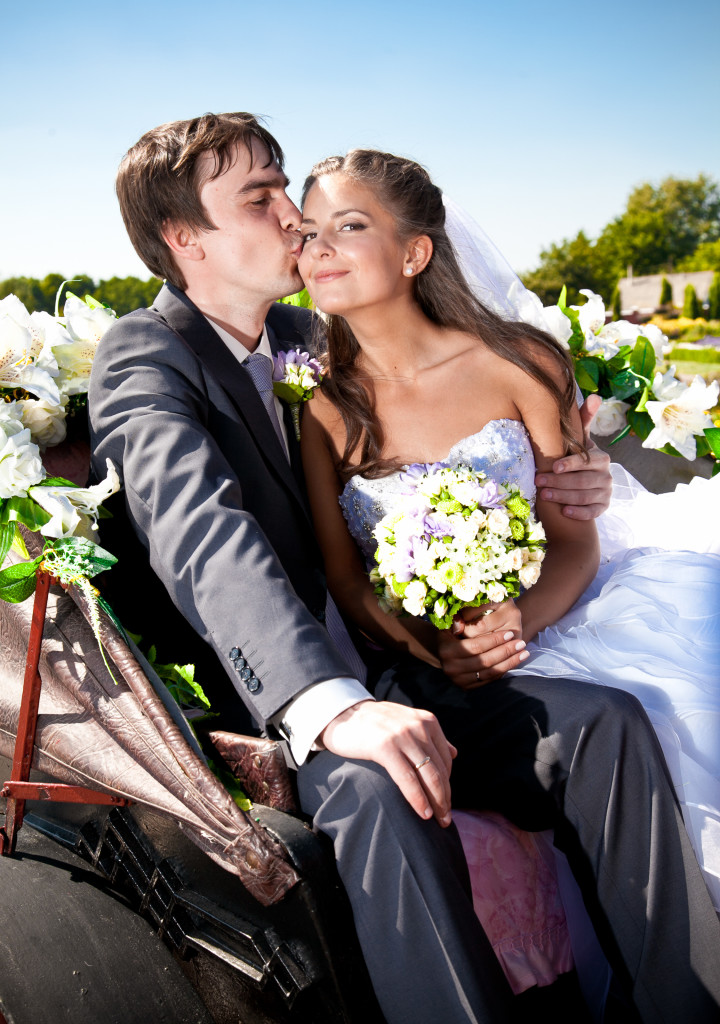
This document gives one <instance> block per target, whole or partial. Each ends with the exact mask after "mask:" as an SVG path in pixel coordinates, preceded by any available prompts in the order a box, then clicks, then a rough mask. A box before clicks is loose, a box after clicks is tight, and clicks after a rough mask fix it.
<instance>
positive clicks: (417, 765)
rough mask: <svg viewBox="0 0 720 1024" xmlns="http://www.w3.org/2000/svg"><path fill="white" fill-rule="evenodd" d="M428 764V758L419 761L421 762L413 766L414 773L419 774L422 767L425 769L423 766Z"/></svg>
mask: <svg viewBox="0 0 720 1024" xmlns="http://www.w3.org/2000/svg"><path fill="white" fill-rule="evenodd" d="M429 763H430V758H429V757H426V758H425V760H424V761H421V762H420V764H416V765H415V771H416V772H419V771H420V769H421V768H424V767H425V765H426V764H429Z"/></svg>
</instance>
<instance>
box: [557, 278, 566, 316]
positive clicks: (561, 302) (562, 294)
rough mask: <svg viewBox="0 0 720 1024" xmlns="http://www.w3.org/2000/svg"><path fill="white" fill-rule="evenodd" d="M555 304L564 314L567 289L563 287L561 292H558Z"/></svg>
mask: <svg viewBox="0 0 720 1024" xmlns="http://www.w3.org/2000/svg"><path fill="white" fill-rule="evenodd" d="M557 304H558V306H559V308H560V309H561V310H562V311H563V313H564V312H565V310H566V309H567V287H566V286H565V285H563V286H562V291H561V292H560V296H559V298H558V300H557Z"/></svg>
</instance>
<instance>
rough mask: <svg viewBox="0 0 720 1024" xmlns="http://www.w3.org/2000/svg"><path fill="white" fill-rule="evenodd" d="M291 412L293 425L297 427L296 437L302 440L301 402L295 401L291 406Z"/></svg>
mask: <svg viewBox="0 0 720 1024" xmlns="http://www.w3.org/2000/svg"><path fill="white" fill-rule="evenodd" d="M290 414H291V416H292V421H293V426H294V427H295V439H296V440H297V441H299V440H300V403H299V402H293V403H292V405H291V406H290Z"/></svg>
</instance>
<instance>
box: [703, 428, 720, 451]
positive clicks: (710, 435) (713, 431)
mask: <svg viewBox="0 0 720 1024" xmlns="http://www.w3.org/2000/svg"><path fill="white" fill-rule="evenodd" d="M704 433H705V437H706V438H707V443H708V445H709V446H710V451H711V452H712V453H713V455H714V456H715V458H716V459H720V427H706V428H705V431H704Z"/></svg>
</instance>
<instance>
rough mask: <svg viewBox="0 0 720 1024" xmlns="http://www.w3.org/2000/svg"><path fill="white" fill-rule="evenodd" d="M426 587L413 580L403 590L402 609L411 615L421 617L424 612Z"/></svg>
mask: <svg viewBox="0 0 720 1024" xmlns="http://www.w3.org/2000/svg"><path fill="white" fill-rule="evenodd" d="M426 594H427V587H426V586H425V584H424V583H422V582H421V581H420V580H413V582H412V583H408V585H407V587H406V588H405V596H404V597H403V608H404V609H405V611H406V612H409V613H410V614H411V615H422V614H423V612H424V611H425V596H426Z"/></svg>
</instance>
